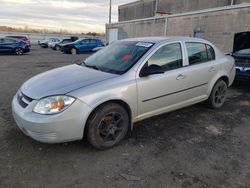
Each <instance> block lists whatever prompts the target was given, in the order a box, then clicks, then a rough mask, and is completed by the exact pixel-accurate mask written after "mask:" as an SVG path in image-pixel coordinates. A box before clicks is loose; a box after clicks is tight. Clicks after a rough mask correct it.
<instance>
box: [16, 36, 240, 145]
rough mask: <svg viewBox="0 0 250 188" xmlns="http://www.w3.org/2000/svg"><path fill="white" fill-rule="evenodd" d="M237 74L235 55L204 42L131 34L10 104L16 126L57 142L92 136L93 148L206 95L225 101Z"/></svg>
mask: <svg viewBox="0 0 250 188" xmlns="http://www.w3.org/2000/svg"><path fill="white" fill-rule="evenodd" d="M84 40H85V39H84ZM234 77H235V66H234V59H233V57H231V56H226V55H224V54H223V53H222V52H221V51H220V50H219V49H218V48H216V47H215V46H214V45H213V44H211V43H210V42H208V41H206V40H202V39H194V38H186V37H167V38H166V37H148V38H134V39H126V40H120V41H116V42H114V43H112V44H110V45H109V46H107V47H106V48H104V49H102V50H100V51H99V52H97V53H94V54H93V55H92V56H90V57H88V58H87V59H86V60H85V61H83V62H82V63H81V64H74V65H69V66H65V67H61V68H57V69H55V70H50V71H48V72H45V73H42V74H39V75H37V76H35V77H33V78H31V79H30V80H28V81H27V82H25V83H24V84H23V85H22V86H21V88H20V89H19V90H18V92H17V93H16V95H15V96H14V98H13V101H12V110H13V115H14V118H15V120H16V123H17V125H18V127H19V128H20V129H21V130H22V131H23V133H24V134H26V135H28V136H30V137H32V138H33V139H35V140H38V141H41V142H47V143H57V142H67V141H72V140H80V139H82V138H83V135H86V136H87V139H88V141H89V142H90V143H91V144H92V145H93V146H94V147H96V148H98V149H106V148H110V147H112V146H114V145H116V144H118V143H119V142H120V141H121V140H122V139H123V138H124V137H125V135H126V133H127V131H128V130H129V129H132V128H133V123H134V122H137V121H140V120H143V119H146V118H149V117H152V116H155V115H159V114H162V113H166V112H169V111H173V110H177V109H180V108H183V107H186V106H189V105H192V104H195V103H199V102H201V101H207V104H208V105H209V107H211V108H220V107H222V106H223V104H224V102H225V100H226V94H227V88H228V87H229V86H231V84H232V83H233V81H234ZM180 118H181V117H180ZM178 121H180V120H178Z"/></svg>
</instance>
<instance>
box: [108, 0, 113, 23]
mask: <svg viewBox="0 0 250 188" xmlns="http://www.w3.org/2000/svg"><path fill="white" fill-rule="evenodd" d="M111 11H112V0H109V23H110V24H111Z"/></svg>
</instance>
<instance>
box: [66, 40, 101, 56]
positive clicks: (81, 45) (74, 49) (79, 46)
mask: <svg viewBox="0 0 250 188" xmlns="http://www.w3.org/2000/svg"><path fill="white" fill-rule="evenodd" d="M102 46H104V44H103V42H102V41H101V40H100V39H96V38H81V39H78V40H77V41H75V42H73V43H69V44H65V45H62V51H63V52H64V53H67V54H77V53H81V52H92V51H93V49H94V48H96V47H102Z"/></svg>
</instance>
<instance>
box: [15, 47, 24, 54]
mask: <svg viewBox="0 0 250 188" xmlns="http://www.w3.org/2000/svg"><path fill="white" fill-rule="evenodd" d="M15 54H16V55H23V49H22V48H20V47H18V48H16V49H15Z"/></svg>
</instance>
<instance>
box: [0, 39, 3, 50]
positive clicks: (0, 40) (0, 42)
mask: <svg viewBox="0 0 250 188" xmlns="http://www.w3.org/2000/svg"><path fill="white" fill-rule="evenodd" d="M0 52H4V44H3V39H1V38H0Z"/></svg>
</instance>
